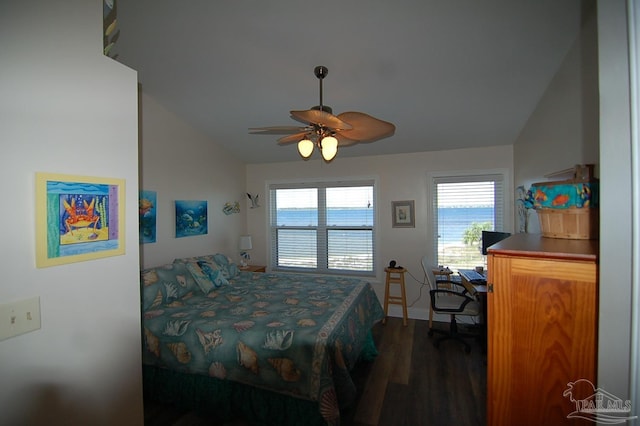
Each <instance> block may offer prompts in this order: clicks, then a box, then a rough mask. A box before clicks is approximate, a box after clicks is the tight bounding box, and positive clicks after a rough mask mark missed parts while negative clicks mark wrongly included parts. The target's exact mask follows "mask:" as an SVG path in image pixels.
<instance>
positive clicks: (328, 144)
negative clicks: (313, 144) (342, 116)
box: [320, 136, 338, 162]
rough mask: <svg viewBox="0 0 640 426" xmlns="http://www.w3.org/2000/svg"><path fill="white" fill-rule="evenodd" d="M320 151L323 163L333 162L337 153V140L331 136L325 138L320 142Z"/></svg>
mask: <svg viewBox="0 0 640 426" xmlns="http://www.w3.org/2000/svg"><path fill="white" fill-rule="evenodd" d="M320 150H321V151H322V158H324V161H326V162H329V161H331V160H333V159H334V158H335V156H336V154H337V153H338V139H336V138H334V137H333V136H325V137H324V138H322V140H321V141H320Z"/></svg>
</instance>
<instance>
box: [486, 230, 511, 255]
mask: <svg viewBox="0 0 640 426" xmlns="http://www.w3.org/2000/svg"><path fill="white" fill-rule="evenodd" d="M510 236H511V234H510V233H508V232H497V231H482V254H487V249H488V248H489V247H491V246H492V245H494V244H495V243H497V242H499V241H502V240H504V239H505V238H507V237H510Z"/></svg>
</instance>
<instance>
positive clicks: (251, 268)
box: [238, 265, 267, 272]
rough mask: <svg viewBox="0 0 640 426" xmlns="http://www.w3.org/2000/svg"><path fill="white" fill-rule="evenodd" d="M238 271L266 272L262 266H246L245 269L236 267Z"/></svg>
mask: <svg viewBox="0 0 640 426" xmlns="http://www.w3.org/2000/svg"><path fill="white" fill-rule="evenodd" d="M238 269H240V270H241V271H245V272H267V267H266V266H264V265H247V266H245V267H242V266H238Z"/></svg>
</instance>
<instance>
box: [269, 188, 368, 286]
mask: <svg viewBox="0 0 640 426" xmlns="http://www.w3.org/2000/svg"><path fill="white" fill-rule="evenodd" d="M269 192H270V207H271V208H270V231H271V232H270V238H271V268H272V269H273V270H292V271H309V272H319V273H346V274H365V275H370V274H373V271H374V260H375V255H374V254H375V249H374V241H375V239H374V230H375V223H374V220H375V199H374V193H375V191H374V182H373V181H355V182H340V183H336V182H323V183H318V182H314V183H309V184H273V185H271V186H270V188H269Z"/></svg>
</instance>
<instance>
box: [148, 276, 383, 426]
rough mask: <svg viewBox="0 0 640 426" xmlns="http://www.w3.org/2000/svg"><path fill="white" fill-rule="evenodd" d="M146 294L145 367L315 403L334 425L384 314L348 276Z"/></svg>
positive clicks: (244, 280)
mask: <svg viewBox="0 0 640 426" xmlns="http://www.w3.org/2000/svg"><path fill="white" fill-rule="evenodd" d="M145 296H146V295H145ZM146 298H147V297H145V303H144V306H145V311H144V343H145V344H144V346H145V347H144V350H143V362H144V363H145V364H147V365H152V366H156V367H161V368H167V369H171V370H175V371H178V372H181V373H188V374H200V375H204V376H210V377H214V378H217V379H221V380H232V381H237V382H241V383H245V384H249V385H252V386H256V387H259V388H263V389H268V390H271V391H274V392H279V393H284V394H287V395H291V396H294V397H297V398H303V399H308V400H313V401H318V405H319V410H320V412H321V414H322V416H323V417H324V418H325V419H326V420H327V422H328V423H329V424H331V423H334V422H335V421H336V419H338V420H339V415H340V414H339V406H340V405H342V404H344V403H348V402H351V401H348V399H349V398H350V397H352V396H354V395H355V387H354V385H353V382H351V379H350V377H349V374H348V371H349V370H350V369H351V368H352V367H353V366H354V364H355V362H356V361H357V358H358V356H359V355H360V352H361V351H362V348H363V345H364V342H365V341H366V338H367V335H368V333H369V332H370V330H371V327H372V326H373V325H374V324H375V323H376V322H377V321H379V320H381V319H382V317H383V311H382V307H381V306H380V302H379V301H378V298H377V296H376V294H375V292H374V291H373V289H372V287H371V285H370V284H369V283H367V282H364V281H362V280H360V279H351V278H342V277H339V278H338V277H320V276H307V275H294V274H268V273H251V272H239V273H238V274H237V275H235V277H233V278H231V279H229V283H228V285H223V286H221V287H217V288H215V289H213V290H212V291H210V292H209V293H208V294H205V293H203V292H201V291H198V290H192V291H189V292H186V294H182V295H180V296H176V297H174V298H171V299H170V301H169V300H164V301H163V299H162V297H160V298H159V299H158V298H151V299H152V300H150V301H147V300H146Z"/></svg>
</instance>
